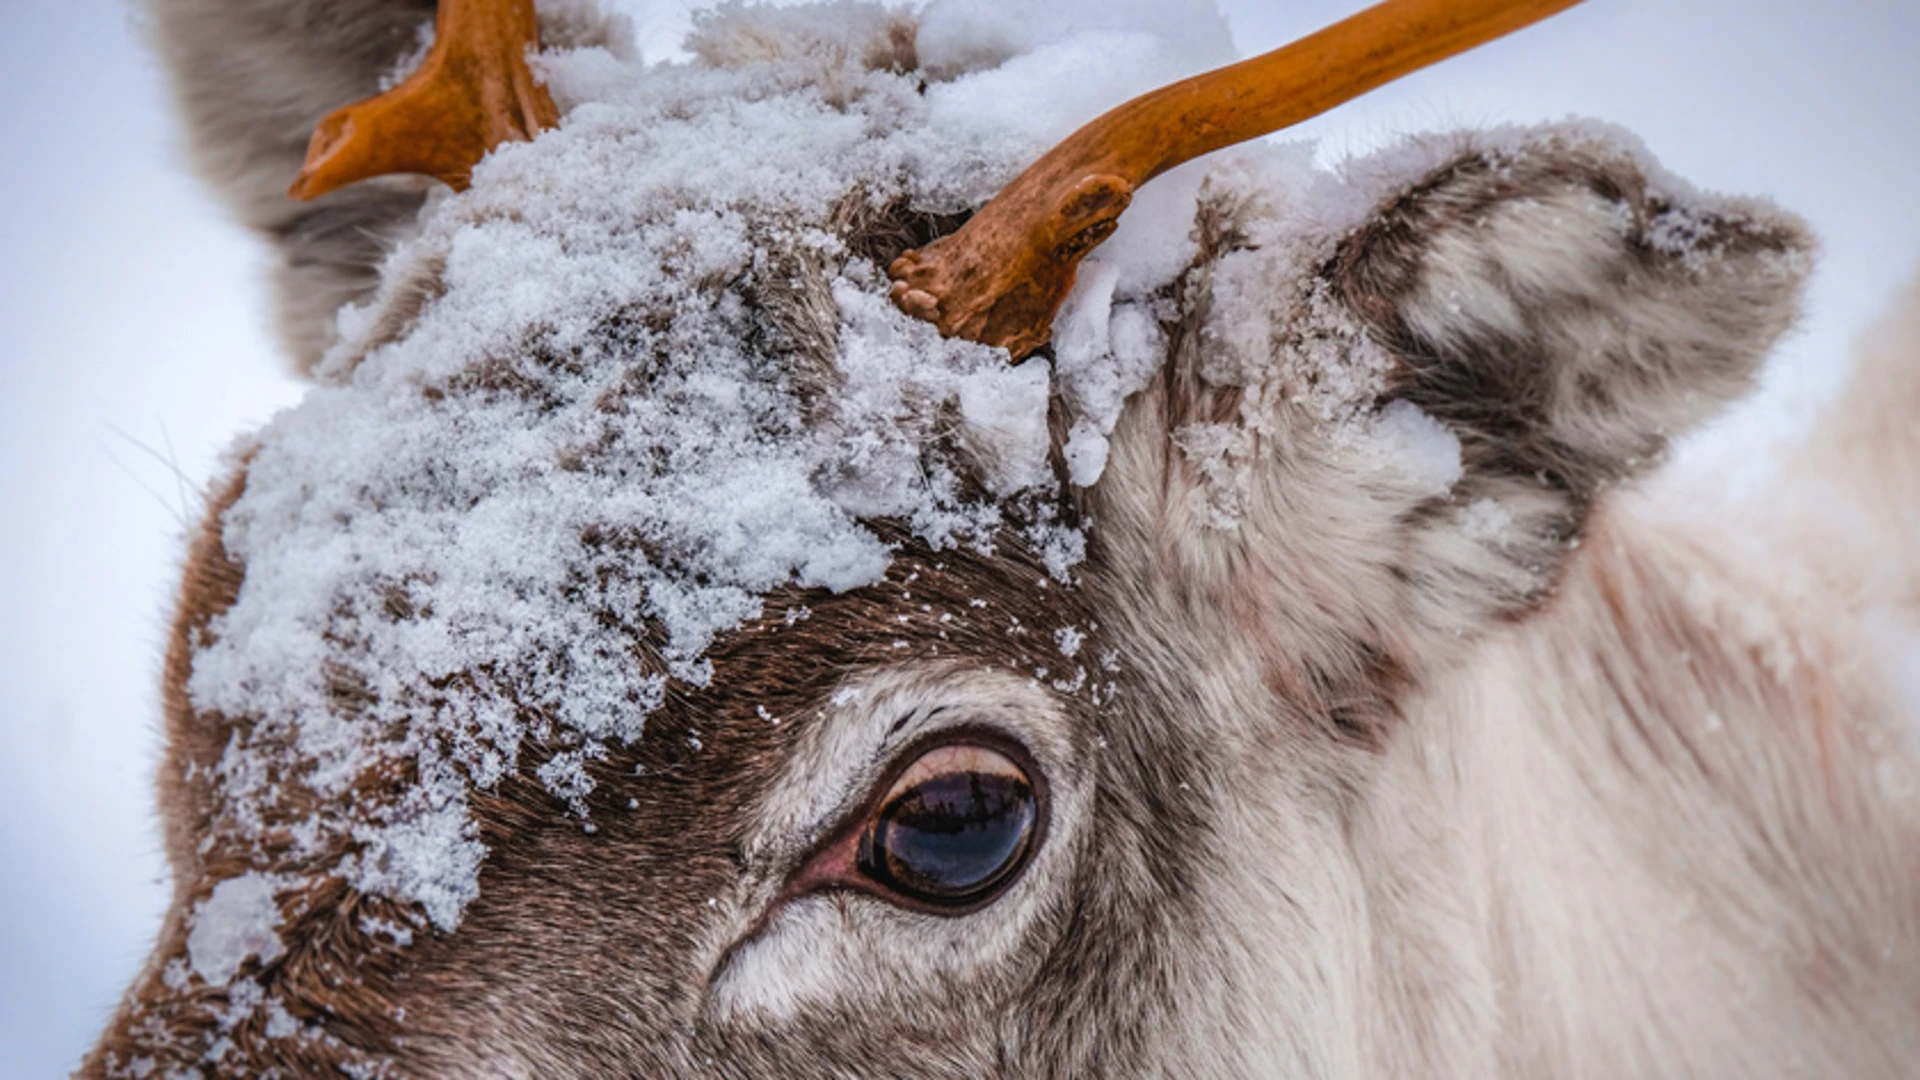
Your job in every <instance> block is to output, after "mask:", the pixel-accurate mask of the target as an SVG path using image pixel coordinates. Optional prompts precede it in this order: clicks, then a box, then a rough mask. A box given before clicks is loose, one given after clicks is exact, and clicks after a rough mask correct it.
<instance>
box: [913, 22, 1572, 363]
mask: <svg viewBox="0 0 1920 1080" xmlns="http://www.w3.org/2000/svg"><path fill="white" fill-rule="evenodd" d="M1578 2H1579V0H1387V2H1386V3H1382V4H1379V5H1376V6H1374V7H1371V8H1368V9H1367V10H1365V11H1362V12H1360V13H1359V14H1358V15H1355V16H1353V17H1352V18H1349V19H1347V20H1345V21H1343V22H1340V23H1336V24H1335V25H1333V26H1330V27H1328V28H1327V29H1325V30H1322V31H1320V32H1319V33H1317V34H1314V35H1312V36H1311V37H1307V38H1304V39H1302V40H1300V41H1297V42H1295V43H1293V44H1292V45H1288V46H1285V47H1283V48H1280V49H1276V50H1274V51H1273V52H1270V53H1267V54H1265V55H1263V56H1256V57H1254V58H1253V59H1251V60H1243V61H1241V62H1240V63H1238V64H1234V65H1232V66H1230V67H1224V68H1220V69H1219V70H1217V71H1211V72H1208V73H1206V74H1203V75H1198V76H1195V77H1193V78H1191V79H1187V80H1185V81H1182V82H1177V83H1174V84H1172V85H1171V86H1166V87H1162V88H1161V89H1159V90H1155V91H1153V92H1151V93H1148V94H1144V95H1142V96H1140V97H1137V98H1135V99H1133V100H1132V101H1129V102H1127V103H1126V104H1124V105H1121V106H1120V107H1119V108H1117V109H1114V110H1112V111H1111V112H1108V113H1107V114H1105V115H1104V116H1101V117H1100V118H1098V119H1096V120H1094V121H1093V122H1092V123H1090V124H1088V125H1087V126H1085V127H1083V128H1081V129H1080V130H1079V131H1076V132H1074V133H1073V134H1072V135H1070V136H1068V137H1067V139H1066V140H1065V141H1064V142H1062V143H1060V144H1059V145H1058V146H1056V147H1054V148H1053V149H1052V150H1050V151H1048V152H1047V153H1046V155H1045V156H1043V157H1041V158H1040V160H1039V161H1036V162H1034V163H1033V165H1031V166H1029V167H1028V168H1027V170H1026V171H1025V172H1023V173H1021V174H1020V175H1019V177H1017V178H1016V179H1015V180H1014V181H1013V183H1011V184H1009V185H1008V186H1007V187H1006V189H1005V190H1004V191H1002V192H1000V194H999V195H996V196H995V197H994V198H993V200H992V201H990V202H988V203H987V205H986V206H984V207H982V208H981V210H980V212H979V213H978V214H975V215H974V216H973V217H972V218H971V219H970V220H969V221H968V222H967V223H966V225H964V226H963V227H961V229H960V230H959V231H958V232H956V233H954V234H952V235H951V236H946V237H942V238H941V239H939V240H937V241H935V242H934V243H932V244H929V245H928V246H927V247H926V248H925V249H923V250H919V251H909V252H907V253H906V254H904V255H902V256H901V257H900V258H898V259H896V260H894V262H893V265H892V266H890V267H889V268H888V273H889V275H890V276H892V278H893V279H894V285H893V291H892V295H893V299H894V302H895V303H896V304H898V305H899V306H900V308H901V310H903V311H905V312H907V313H908V314H909V315H913V316H915V317H918V318H921V319H925V320H927V321H929V322H932V323H934V324H935V325H937V326H938V327H939V328H940V332H941V333H942V334H945V335H947V336H948V337H962V338H966V339H968V340H971V341H978V342H981V343H983V344H987V345H999V346H1004V347H1005V348H1006V349H1007V351H1008V352H1009V353H1011V354H1012V356H1013V358H1014V359H1015V360H1019V359H1021V358H1022V357H1025V356H1026V355H1028V354H1029V353H1031V352H1032V351H1033V350H1035V349H1037V348H1039V347H1040V346H1042V345H1044V344H1046V343H1047V339H1048V337H1049V336H1050V334H1051V332H1052V323H1053V316H1054V313H1055V312H1056V311H1057V310H1059V307H1060V304H1061V302H1062V301H1063V300H1065V299H1066V295H1067V292H1068V290H1069V289H1071V288H1072V287H1073V276H1074V270H1075V269H1076V268H1077V267H1078V266H1079V264H1080V260H1081V259H1082V258H1084V257H1085V256H1086V254H1087V253H1088V252H1089V251H1092V250H1093V249H1094V248H1095V247H1097V246H1099V244H1100V243H1101V242H1102V241H1104V240H1105V239H1106V238H1107V237H1108V236H1110V235H1112V233H1113V231H1114V229H1115V228H1116V227H1117V225H1118V223H1119V217H1120V214H1121V212H1122V211H1124V210H1125V209H1126V208H1127V204H1128V203H1129V202H1131V201H1132V199H1133V192H1134V190H1135V189H1136V188H1138V187H1139V186H1140V185H1141V184H1144V183H1146V182H1147V181H1148V180H1151V179H1153V178H1154V177H1156V176H1158V175H1160V174H1161V173H1163V172H1166V171H1167V170H1168V169H1171V168H1173V167H1174V166H1176V165H1179V164H1181V163H1183V162H1186V161H1191V160H1192V159H1194V158H1196V157H1199V156H1201V155H1202V154H1207V153H1211V152H1213V151H1215V150H1219V149H1222V148H1224V147H1228V146H1232V145H1233V144H1235V143H1239V142H1244V141H1246V140H1248V139H1253V138H1258V137H1259V136H1262V135H1266V134H1269V133H1271V132H1275V131H1278V130H1280V129H1282V128H1285V127H1290V126H1292V125H1294V124H1297V123H1300V122H1301V121H1303V120H1307V119H1311V118H1312V117H1315V116H1318V115H1320V114H1321V113H1323V112H1326V111H1327V110H1329V109H1331V108H1333V107H1334V106H1336V105H1340V104H1342V103H1344V102H1347V101H1350V100H1352V99H1354V98H1356V97H1358V96H1360V95H1361V94H1364V93H1366V92H1367V91H1369V90H1372V89H1374V88H1376V87H1379V86H1382V85H1385V84H1386V83H1389V82H1391V81H1393V80H1394V79H1397V78H1399V77H1400V76H1402V75H1406V74H1408V73H1410V72H1413V71H1417V70H1419V69H1420V68H1423V67H1426V66H1427V65H1429V64H1433V63H1436V62H1438V61H1440V60H1444V59H1446V58H1448V57H1450V56H1454V55H1457V54H1459V53H1462V52H1465V51H1467V50H1468V49H1471V48H1474V47H1475V46H1477V45H1481V44H1484V43H1486V42H1489V41H1492V40H1494V39H1495V38H1498V37H1502V36H1504V35H1506V34H1509V33H1512V32H1513V31H1515V30H1519V29H1521V28H1523V27H1526V26H1529V25H1531V24H1533V23H1535V22H1538V21H1540V20H1541V19H1544V18H1546V17H1547V16H1549V15H1553V14H1556V13H1558V12H1560V11H1564V10H1565V9H1567V8H1569V7H1572V6H1573V5H1574V4H1576V3H1578Z"/></svg>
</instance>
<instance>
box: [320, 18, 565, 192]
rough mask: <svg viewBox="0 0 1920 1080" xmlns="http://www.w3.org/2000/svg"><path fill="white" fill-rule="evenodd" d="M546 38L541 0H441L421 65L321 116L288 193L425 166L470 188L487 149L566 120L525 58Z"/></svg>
mask: <svg viewBox="0 0 1920 1080" xmlns="http://www.w3.org/2000/svg"><path fill="white" fill-rule="evenodd" d="M539 38H540V26H539V22H538V20H537V19H536V18H535V17H534V13H533V0H441V2H440V12H439V15H438V16H437V18H436V20H435V22H434V42H433V49H432V50H431V51H430V52H428V53H427V59H426V61H425V62H424V63H422V64H421V65H420V70H419V71H417V72H415V73H414V74H413V76H412V77H411V78H409V79H407V81H405V82H403V83H401V84H400V85H399V86H396V87H394V88H393V89H392V90H389V91H387V92H386V93H384V94H381V95H379V96H378V97H372V98H368V99H366V100H365V101H361V102H357V103H355V104H352V105H349V106H347V107H346V108H343V109H339V110H337V111H335V112H333V113H330V114H329V115H328V116H327V118H326V119H324V120H322V121H320V126H319V127H318V128H316V129H314V132H313V141H312V142H311V143H309V144H308V146H307V163H306V167H305V168H303V169H301V170H300V176H299V178H298V179H297V180H295V181H294V182H293V187H292V188H291V189H289V190H288V192H287V193H288V194H289V195H291V196H293V197H294V198H296V199H312V198H316V197H318V196H321V195H324V194H326V193H327V192H329V191H332V190H334V189H335V188H338V187H344V186H345V185H347V184H351V183H355V182H356V181H360V180H366V179H369V178H371V177H375V176H385V175H387V174H389V173H425V174H427V175H429V176H435V177H438V178H440V179H441V180H444V181H446V182H447V183H448V184H450V185H452V186H453V187H454V188H455V189H456V190H464V189H465V188H466V186H467V184H468V182H469V178H470V176H471V174H472V172H473V167H474V166H475V165H477V164H479V163H480V159H481V158H483V157H485V156H486V155H487V152H488V151H490V150H492V149H493V148H494V147H496V146H499V145H500V144H501V143H503V142H506V141H507V140H509V139H531V138H533V137H534V136H535V135H537V134H539V133H540V131H541V130H542V129H544V128H550V127H553V126H555V125H556V124H558V123H559V122H560V111H559V110H558V109H557V108H555V107H554V104H553V98H552V97H551V96H549V95H548V94H547V90H546V87H544V86H541V85H540V84H539V83H537V82H535V81H534V79H533V71H532V70H531V69H530V68H529V67H528V66H527V50H528V49H530V48H533V47H535V46H536V45H538V44H539Z"/></svg>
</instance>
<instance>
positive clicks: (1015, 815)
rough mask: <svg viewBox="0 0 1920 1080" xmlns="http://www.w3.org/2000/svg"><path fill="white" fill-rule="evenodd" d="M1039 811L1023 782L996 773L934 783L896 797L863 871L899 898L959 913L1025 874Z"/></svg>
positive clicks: (870, 839)
mask: <svg viewBox="0 0 1920 1080" xmlns="http://www.w3.org/2000/svg"><path fill="white" fill-rule="evenodd" d="M1036 816H1037V807H1036V804H1035V801H1034V796H1033V789H1032V787H1031V786H1029V785H1028V784H1027V783H1026V782H1025V781H1023V780H1021V779H1019V778H1017V777H1013V776H1003V775H996V774H993V773H977V772H955V773H947V774H944V775H941V776H935V777H931V778H929V779H927V780H925V781H923V782H922V783H919V784H916V785H914V786H913V787H911V788H908V789H907V790H906V791H903V792H901V793H900V794H899V795H897V796H896V797H895V798H894V800H893V801H892V802H890V803H888V804H887V805H886V806H885V807H884V808H883V809H882V810H881V811H880V813H879V814H878V815H877V816H876V817H875V818H874V820H873V824H872V825H871V826H870V827H869V829H868V831H867V834H866V836H865V837H864V838H863V841H862V843H861V845H860V868H861V870H862V871H864V872H865V873H867V874H868V875H870V876H871V877H873V878H874V880H876V881H878V882H880V883H882V884H884V885H887V886H889V887H891V888H893V889H896V890H898V891H899V892H900V893H902V894H904V895H906V896H909V897H912V898H914V899H917V900H922V901H925V902H927V903H933V904H940V905H943V906H959V905H963V904H968V903H971V902H973V901H976V900H980V899H982V898H984V897H986V896H987V895H988V894H990V893H992V892H993V891H994V890H995V889H996V888H997V887H998V886H1000V885H1001V884H1003V883H1004V882H1006V881H1007V880H1009V879H1010V878H1011V876H1012V874H1013V872H1014V871H1016V870H1018V869H1019V868H1020V865H1021V862H1022V858H1023V856H1024V855H1025V854H1026V850H1027V846H1028V844H1029V843H1030V842H1031V838H1032V834H1033V825H1034V819H1035V817H1036Z"/></svg>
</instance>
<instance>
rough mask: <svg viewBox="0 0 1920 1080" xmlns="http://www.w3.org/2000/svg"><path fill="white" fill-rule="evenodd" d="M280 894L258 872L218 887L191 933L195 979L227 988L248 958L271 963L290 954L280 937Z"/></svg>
mask: <svg viewBox="0 0 1920 1080" xmlns="http://www.w3.org/2000/svg"><path fill="white" fill-rule="evenodd" d="M276 889H277V884H276V882H275V881H274V879H273V878H271V877H269V876H267V875H265V874H258V873H252V872H249V873H245V874H241V875H240V876H239V877H234V878H228V879H227V880H225V881H223V882H221V883H220V884H218V885H215V886H214V887H213V895H211V896H209V897H207V898H206V899H205V900H204V901H202V902H201V903H200V906H199V907H198V908H196V909H194V913H193V929H192V931H190V932H189V933H188V934H187V962H188V964H189V965H190V966H191V967H192V968H193V972H194V974H196V975H198V976H200V978H202V979H204V980H206V981H207V982H209V983H212V984H215V985H222V986H224V985H225V984H226V983H227V982H228V981H229V980H231V979H232V978H233V976H234V973H235V972H237V971H239V970H240V965H241V964H244V963H246V962H247V960H248V959H250V958H254V957H258V958H259V960H260V962H261V963H263V964H267V963H272V962H273V961H274V960H277V959H279V958H280V956H281V955H282V954H283V953H285V952H286V946H285V945H283V944H282V943H281V941H280V935H279V933H278V932H277V931H278V928H279V926H280V906H279V904H277V903H275V901H274V892H275V891H276Z"/></svg>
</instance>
